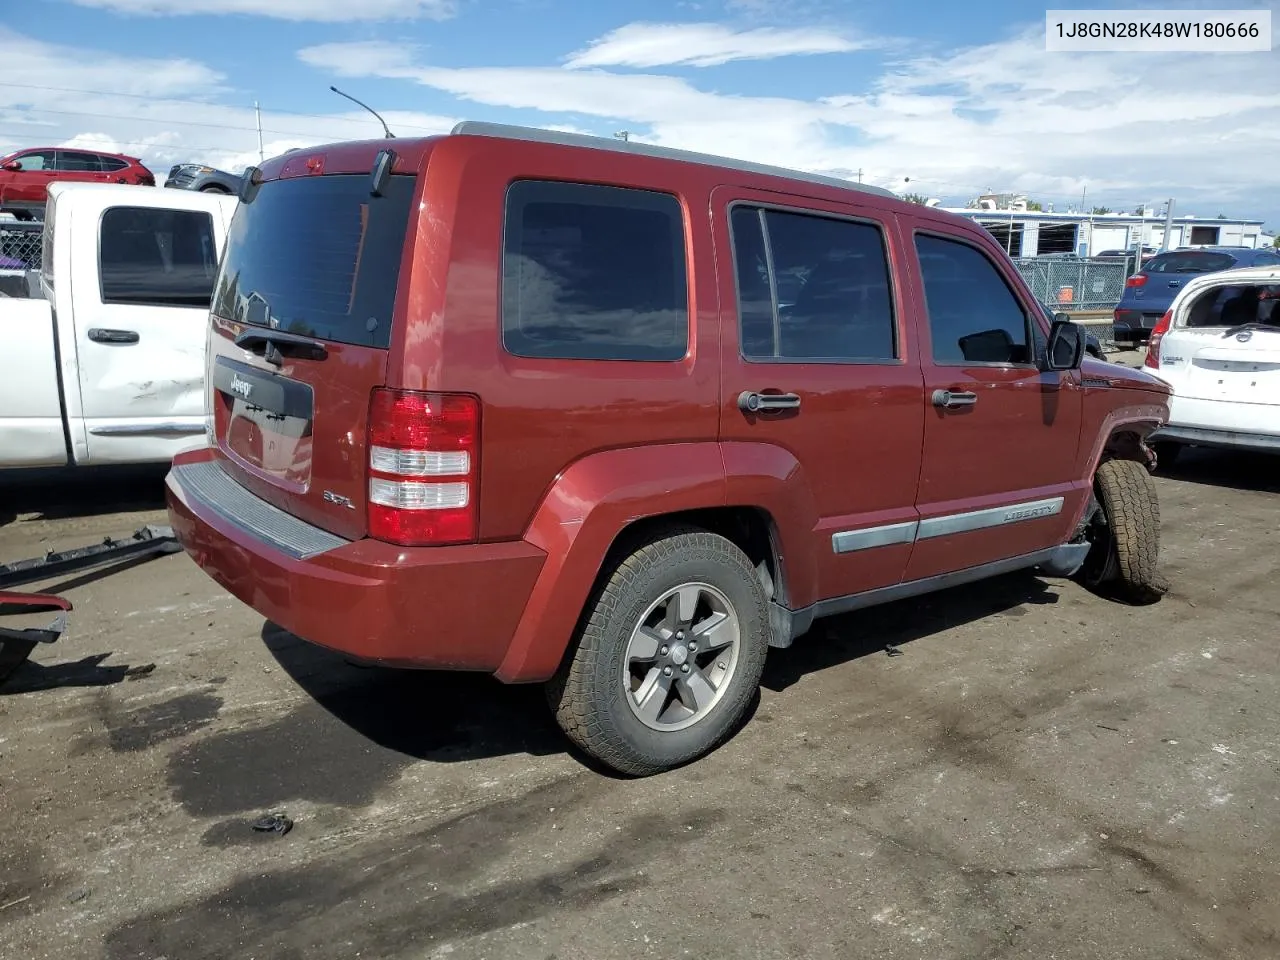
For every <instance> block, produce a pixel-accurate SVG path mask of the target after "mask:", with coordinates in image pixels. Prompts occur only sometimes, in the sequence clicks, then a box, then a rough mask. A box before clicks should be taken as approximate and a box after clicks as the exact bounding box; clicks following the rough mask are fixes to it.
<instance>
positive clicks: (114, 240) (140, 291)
mask: <svg viewBox="0 0 1280 960" xmlns="http://www.w3.org/2000/svg"><path fill="white" fill-rule="evenodd" d="M98 269H99V275H100V278H101V293H102V302H103V303H127V304H143V305H148V306H168V307H207V306H209V302H210V299H211V297H212V294H213V283H214V280H215V278H216V277H217V273H218V251H217V247H216V246H215V245H214V235H213V218H212V217H211V216H210V215H209V214H208V213H204V212H202V211H196V210H164V209H160V208H155V207H112V208H111V209H109V210H107V211H106V212H105V213H104V214H103V215H102V225H101V227H100V232H99V235H98Z"/></svg>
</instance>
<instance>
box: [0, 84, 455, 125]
mask: <svg viewBox="0 0 1280 960" xmlns="http://www.w3.org/2000/svg"><path fill="white" fill-rule="evenodd" d="M0 87H12V88H14V89H18V90H40V91H43V92H46V93H74V94H79V95H82V96H89V97H123V98H127V99H130V100H145V101H147V102H148V103H176V104H179V105H182V106H197V107H211V108H213V109H219V110H241V109H243V110H248V109H249V108H248V107H240V106H239V105H237V104H228V103H215V102H213V101H210V100H192V99H184V98H182V97H155V96H151V95H149V94H145V93H123V92H120V91H111V90H79V89H76V88H74V87H50V86H44V85H42V84H35V83H10V82H8V81H0ZM32 109H36V110H46V112H49V113H54V112H57V111H54V110H47V108H45V107H33V108H32ZM266 109H267V112H268V113H278V114H281V115H283V116H290V117H305V118H307V119H311V120H330V121H331V120H341V121H342V122H344V123H370V124H377V123H378V121H376V120H370V119H368V118H366V117H338V116H335V115H333V114H322V113H304V112H301V111H298V110H284V109H280V108H274V107H267V108H266ZM63 112H65V113H70V112H71V111H63ZM76 115H77V116H94V114H79V113H77V114H76ZM101 116H103V117H104V118H109V119H121V118H114V117H108V115H106V114H102V115H101ZM123 119H126V120H133V119H142V118H135V117H125V118H123ZM396 126H398V127H403V128H404V129H406V130H422V131H425V132H428V133H431V132H434V130H435V128H433V127H424V126H420V125H414V124H403V123H398V124H396ZM227 129H241V128H239V127H228V128H227ZM250 129H251V130H256V128H250ZM263 132H266V131H263ZM277 132H279V131H277Z"/></svg>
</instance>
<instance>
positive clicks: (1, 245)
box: [0, 220, 44, 273]
mask: <svg viewBox="0 0 1280 960" xmlns="http://www.w3.org/2000/svg"><path fill="white" fill-rule="evenodd" d="M43 241H44V224H43V223H24V222H21V221H18V220H10V221H6V220H0V273H20V272H25V271H27V270H39V269H40V252H41V248H42V245H43Z"/></svg>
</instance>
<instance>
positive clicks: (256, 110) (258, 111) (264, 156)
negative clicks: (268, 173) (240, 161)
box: [253, 100, 267, 163]
mask: <svg viewBox="0 0 1280 960" xmlns="http://www.w3.org/2000/svg"><path fill="white" fill-rule="evenodd" d="M253 115H254V117H256V118H257V121H258V162H259V163H262V162H263V161H264V160H266V159H267V154H266V152H265V151H264V150H263V149H262V110H261V108H259V106H258V101H257V100H255V101H253Z"/></svg>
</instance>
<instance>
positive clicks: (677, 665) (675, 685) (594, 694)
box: [547, 530, 769, 776]
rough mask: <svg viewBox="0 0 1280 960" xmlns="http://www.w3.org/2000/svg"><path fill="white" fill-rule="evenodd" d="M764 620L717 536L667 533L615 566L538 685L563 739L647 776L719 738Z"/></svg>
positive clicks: (749, 578) (748, 688) (747, 567)
mask: <svg viewBox="0 0 1280 960" xmlns="http://www.w3.org/2000/svg"><path fill="white" fill-rule="evenodd" d="M768 630H769V614H768V608H767V605H766V600H765V595H764V591H763V589H762V587H761V585H760V579H759V576H758V574H757V572H756V570H755V569H754V568H753V567H752V565H751V563H750V561H749V560H748V559H747V557H746V555H745V554H744V553H743V552H742V551H741V550H739V549H738V548H737V547H736V546H735V545H734V544H733V543H732V542H730V541H729V540H726V539H725V538H724V537H721V536H718V535H715V534H712V533H707V532H704V531H694V530H688V531H679V532H675V533H673V534H670V535H666V536H664V537H662V538H661V539H658V540H655V541H653V542H650V543H648V544H647V545H645V546H643V547H641V548H640V549H638V550H637V551H636V552H635V553H633V554H631V556H629V557H628V558H627V559H626V560H624V561H623V562H622V563H621V564H620V565H619V566H618V567H617V569H616V570H614V572H613V574H612V575H611V576H610V577H609V580H608V581H607V582H606V584H605V586H604V588H603V590H602V591H600V593H599V595H598V597H597V599H596V600H595V601H594V603H593V605H592V606H591V607H590V609H589V610H588V612H587V618H586V622H585V626H584V627H583V628H582V630H581V633H580V636H579V640H578V643H577V646H576V648H575V649H574V651H573V652H572V654H571V655H570V656H569V657H568V658H566V661H565V664H564V666H562V668H561V669H560V671H559V673H558V674H557V675H556V677H555V678H554V679H553V680H552V681H551V682H550V683H549V684H548V685H547V694H548V700H549V701H550V703H551V706H552V709H553V710H554V711H555V715H556V720H557V721H558V722H559V724H560V726H561V728H562V729H563V730H564V732H565V734H566V735H567V736H568V737H569V738H570V739H571V740H572V741H573V742H574V743H576V744H577V745H578V746H579V747H581V748H582V749H583V750H585V751H586V752H587V753H588V754H590V755H591V756H592V757H593V758H595V759H596V760H598V761H600V762H601V763H603V764H605V765H607V766H609V767H612V768H613V769H614V770H616V771H618V772H620V773H624V774H630V775H636V776H647V775H650V774H654V773H660V772H662V771H664V770H669V769H672V768H673V767H677V766H679V765H681V764H683V763H687V762H689V761H691V760H694V759H696V758H698V757H700V756H702V755H703V754H705V753H707V752H709V751H710V750H712V749H714V748H715V747H717V746H718V745H719V744H720V743H721V742H723V741H724V740H725V739H726V738H727V737H728V736H729V735H730V734H731V733H732V731H733V730H734V728H735V726H736V725H737V723H738V722H739V721H740V720H741V718H742V716H743V714H744V713H745V711H746V709H747V705H748V704H749V702H750V700H751V698H752V697H753V696H755V694H756V691H757V690H758V688H759V684H760V674H761V671H762V670H763V669H764V661H765V655H766V653H767V652H768Z"/></svg>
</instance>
